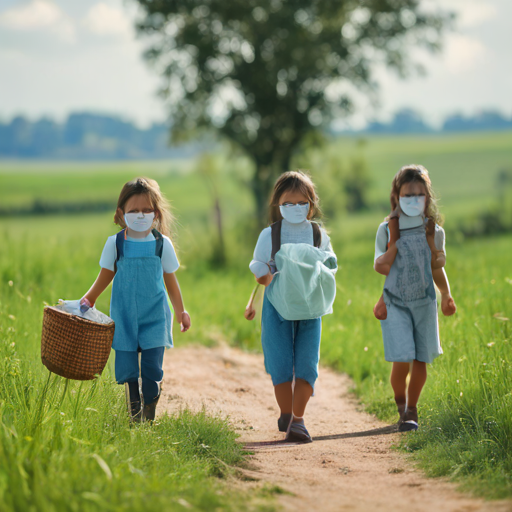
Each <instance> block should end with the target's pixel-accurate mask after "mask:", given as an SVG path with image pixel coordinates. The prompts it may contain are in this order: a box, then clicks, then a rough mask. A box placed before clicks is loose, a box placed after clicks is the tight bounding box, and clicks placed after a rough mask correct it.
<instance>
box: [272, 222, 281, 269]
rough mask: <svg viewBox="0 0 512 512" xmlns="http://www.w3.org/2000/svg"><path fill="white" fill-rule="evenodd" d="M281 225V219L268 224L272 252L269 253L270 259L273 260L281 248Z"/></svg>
mask: <svg viewBox="0 0 512 512" xmlns="http://www.w3.org/2000/svg"><path fill="white" fill-rule="evenodd" d="M281 225H282V221H281V220H278V221H277V222H274V223H273V224H271V225H270V230H271V236H272V252H271V253H270V260H271V261H274V257H275V255H276V253H277V252H278V251H279V249H281Z"/></svg>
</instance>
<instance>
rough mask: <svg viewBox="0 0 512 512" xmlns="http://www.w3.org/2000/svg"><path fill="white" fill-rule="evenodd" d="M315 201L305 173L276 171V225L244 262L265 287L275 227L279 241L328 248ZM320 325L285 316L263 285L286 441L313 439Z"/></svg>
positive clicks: (264, 339) (268, 350) (266, 345)
mask: <svg viewBox="0 0 512 512" xmlns="http://www.w3.org/2000/svg"><path fill="white" fill-rule="evenodd" d="M318 202H319V201H318V196H317V195H316V191H315V187H314V185H313V182H312V181H311V179H310V178H309V176H307V175H306V174H304V173H302V172H300V171H290V172H286V173H284V174H282V175H281V176H280V177H279V179H278V180H277V182H276V184H275V185H274V191H273V194H272V198H271V200H270V219H271V222H272V223H274V224H273V226H274V227H276V226H277V225H279V230H278V231H276V230H274V229H273V228H272V226H271V227H267V228H265V229H264V230H263V231H262V232H261V234H260V236H259V238H258V242H257V244H256V248H255V249H254V256H253V259H252V261H251V263H250V265H249V268H250V269H251V271H252V273H253V274H254V276H255V278H256V281H257V282H258V283H259V284H262V285H264V286H265V287H268V286H269V285H270V283H271V282H272V278H273V275H274V272H275V270H276V269H275V264H274V261H273V256H274V254H272V253H273V252H274V251H275V250H276V249H275V243H273V240H272V237H273V233H274V235H275V234H276V232H278V235H279V236H278V237H279V240H278V243H279V244H288V243H304V244H309V245H315V246H316V247H318V248H319V249H322V250H325V251H330V252H332V247H331V243H330V240H329V237H328V235H327V233H326V232H325V231H324V230H323V229H321V228H320V227H319V226H318V224H315V223H313V222H311V220H310V219H312V218H314V217H315V216H316V215H318V214H319V213H320V211H319V208H318ZM274 238H275V236H274ZM273 246H274V247H273ZM245 316H246V318H247V319H248V320H252V319H253V318H254V311H253V310H251V309H250V306H248V309H247V310H246V313H245ZM321 328H322V319H321V318H314V319H309V320H297V321H291V320H286V319H284V318H283V317H282V316H281V315H280V314H279V313H278V311H277V310H276V308H275V307H274V306H273V305H272V303H271V302H270V301H269V299H268V297H267V290H266V291H265V296H264V299H263V310H262V313H261V344H262V348H263V355H264V358H265V369H266V371H267V373H269V374H270V376H271V378H272V384H273V385H274V392H275V397H276V401H277V404H278V406H279V408H280V412H281V415H280V417H279V419H278V422H277V424H278V428H279V430H280V431H281V432H286V433H287V439H288V440H290V441H298V442H306V443H307V442H311V441H312V439H311V436H310V435H309V432H308V431H307V429H306V426H305V424H304V419H303V416H304V412H305V410H306V405H307V403H308V401H309V399H310V397H311V396H312V395H313V390H314V386H315V381H316V379H317V377H318V361H319V352H320V334H321Z"/></svg>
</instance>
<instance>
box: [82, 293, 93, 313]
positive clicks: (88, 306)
mask: <svg viewBox="0 0 512 512" xmlns="http://www.w3.org/2000/svg"><path fill="white" fill-rule="evenodd" d="M91 308H92V304H91V303H90V302H89V299H87V298H86V297H82V298H81V299H80V311H81V312H82V314H84V313H87V311H89V309H91Z"/></svg>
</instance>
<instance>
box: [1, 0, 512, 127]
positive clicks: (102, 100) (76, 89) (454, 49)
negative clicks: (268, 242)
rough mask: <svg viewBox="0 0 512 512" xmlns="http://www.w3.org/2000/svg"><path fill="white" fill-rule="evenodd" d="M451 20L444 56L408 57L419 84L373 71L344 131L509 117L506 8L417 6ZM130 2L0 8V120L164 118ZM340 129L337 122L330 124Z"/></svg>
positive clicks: (21, 1)
mask: <svg viewBox="0 0 512 512" xmlns="http://www.w3.org/2000/svg"><path fill="white" fill-rule="evenodd" d="M423 4H424V5H425V7H426V8H438V7H439V6H442V7H443V8H450V9H452V10H454V11H455V12H457V13H458V15H459V16H458V21H457V25H456V27H455V31H453V32H452V33H450V34H449V35H448V36H447V38H446V44H445V49H444V52H443V53H442V54H441V55H440V56H435V57H433V56H430V55H428V54H425V53H421V52H417V53H416V55H415V56H416V59H417V60H418V61H420V62H422V63H423V64H424V66H425V67H426V69H427V75H426V76H422V77H420V76H416V77H413V78H412V79H409V80H407V81H402V80H400V79H398V78H396V77H395V76H394V75H393V74H391V73H389V72H388V71H387V70H386V69H385V68H381V69H379V70H378V73H377V78H378V80H379V82H380V84H381V89H380V94H379V104H378V105H376V104H375V103H372V102H370V101H369V100H368V99H367V98H366V97H363V96H358V97H357V98H356V101H357V105H358V114H357V115H355V116H354V117H352V118H351V119H349V121H348V122H349V123H350V124H351V125H352V126H354V127H360V126H363V125H364V124H365V123H366V122H367V121H368V120H371V119H374V118H378V119H381V120H386V119H387V118H389V117H390V116H391V114H392V113H393V112H394V111H396V110H397V109H399V108H402V107H413V108H416V109H417V110H419V111H420V112H422V114H423V115H424V116H425V118H426V119H427V120H429V121H430V122H432V123H434V124H436V123H439V122H440V121H441V120H442V119H443V117H444V116H446V115H447V114H450V113H453V112H462V113H466V114H474V113H475V112H477V111H478V110H480V109H483V108H497V109H500V110H502V111H504V112H505V113H506V114H507V115H508V116H512V94H511V91H512V72H511V69H512V57H511V48H512V35H511V32H510V29H509V20H510V19H512V2H510V0H423ZM134 18H135V2H130V1H129V0H128V1H123V0H101V1H97V0H91V1H87V2H85V1H83V0H0V119H2V120H4V121H5V120H8V119H10V118H11V117H12V116H13V115H16V114H20V113H21V114H24V115H27V116H28V117H30V118H32V119H34V118H37V117H39V116H42V115H48V116H50V117H53V118H56V119H57V120H61V119H63V118H64V117H65V116H66V115H67V114H68V113H69V112H70V111H77V110H92V111H96V112H105V113H113V114H120V115H122V116H124V117H126V118H128V119H131V120H134V121H136V122H137V123H139V124H140V125H147V124H148V123H150V122H151V121H154V120H163V119H164V118H165V106H164V104H163V102H162V100H161V99H159V98H158V97H157V96H156V90H157V88H158V84H159V80H158V77H157V75H156V73H154V72H153V71H152V70H150V69H149V68H148V66H147V65H146V64H145V63H144V62H143V60H142V58H141V53H142V51H143V49H144V41H142V40H138V39H137V38H136V37H135V33H134V30H133V20H134ZM339 124H340V125H345V124H346V122H345V121H343V122H340V123H339Z"/></svg>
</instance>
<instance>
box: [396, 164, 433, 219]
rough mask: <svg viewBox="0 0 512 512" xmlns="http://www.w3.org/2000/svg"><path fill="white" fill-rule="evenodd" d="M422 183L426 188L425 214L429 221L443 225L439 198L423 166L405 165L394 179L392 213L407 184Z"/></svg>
mask: <svg viewBox="0 0 512 512" xmlns="http://www.w3.org/2000/svg"><path fill="white" fill-rule="evenodd" d="M414 182H415V183H421V184H422V185H424V186H425V191H426V196H425V212H426V216H427V217H428V218H429V219H432V220H433V221H434V222H435V223H436V224H438V225H440V226H441V225H442V224H443V218H442V217H441V214H440V213H439V208H438V206H437V198H436V195H435V193H434V190H433V189H432V181H431V180H430V176H429V174H428V171H427V169H425V167H423V166H422V165H417V164H410V165H404V166H403V167H402V168H401V169H400V170H399V171H398V172H397V173H396V174H395V177H394V178H393V182H392V184H391V194H390V196H389V199H390V202H391V211H394V210H395V208H396V207H397V206H398V204H399V202H400V200H399V197H400V189H401V188H402V186H403V185H405V184H406V183H414Z"/></svg>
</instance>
